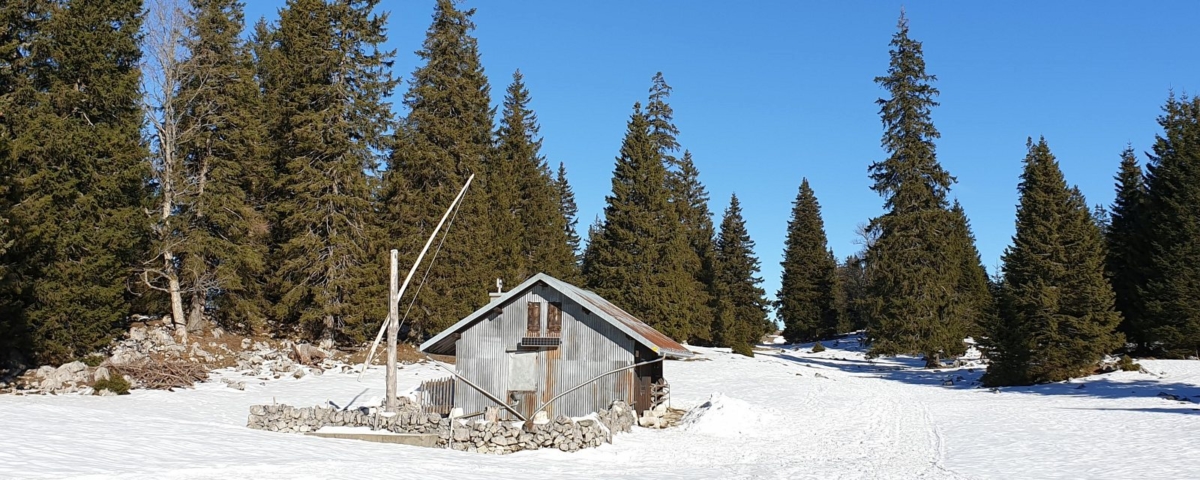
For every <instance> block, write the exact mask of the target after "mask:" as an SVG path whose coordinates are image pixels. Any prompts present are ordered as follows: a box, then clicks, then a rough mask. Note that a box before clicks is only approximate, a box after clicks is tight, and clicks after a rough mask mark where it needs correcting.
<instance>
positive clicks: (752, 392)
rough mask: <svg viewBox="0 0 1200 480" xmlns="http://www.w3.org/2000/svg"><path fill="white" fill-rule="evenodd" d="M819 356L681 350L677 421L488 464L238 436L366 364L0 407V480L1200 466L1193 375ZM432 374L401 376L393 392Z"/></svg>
mask: <svg viewBox="0 0 1200 480" xmlns="http://www.w3.org/2000/svg"><path fill="white" fill-rule="evenodd" d="M824 345H825V346H826V347H827V350H825V351H824V352H820V353H811V352H810V351H811V347H812V345H811V344H809V345H798V346H794V347H793V346H789V345H768V346H767V347H765V348H763V349H762V350H760V351H759V352H758V355H757V356H756V357H755V358H746V357H741V356H736V355H731V354H729V353H728V350H724V349H706V348H698V347H693V348H694V349H695V350H696V351H697V352H698V353H699V355H698V357H699V358H700V359H702V360H698V361H686V362H668V363H667V364H666V365H665V366H664V368H665V369H666V375H667V377H668V379H669V380H670V381H671V388H672V399H671V402H672V404H673V405H672V406H674V407H676V408H685V409H691V411H689V413H688V414H687V415H686V416H685V418H684V420H683V421H682V425H680V426H679V427H676V428H670V429H666V430H647V429H641V428H635V429H634V432H633V433H628V434H619V435H616V437H615V438H614V441H613V444H611V445H604V446H602V447H600V448H597V449H590V450H585V451H581V452H578V453H574V454H570V453H563V452H559V451H557V450H538V451H530V452H519V453H516V454H513V455H507V456H492V455H480V454H470V453H465V452H457V451H448V450H438V449H428V448H422V447H411V446H405V445H393V444H376V443H370V442H359V441H353V440H335V439H324V438H315V437H310V436H303V435H295V434H283V433H273V432H262V431H256V430H251V429H249V428H246V427H245V422H246V416H247V414H248V411H249V407H250V405H254V404H264V403H271V402H272V401H276V402H279V403H287V404H290V405H296V406H309V405H318V404H324V403H325V402H327V401H331V402H333V403H334V404H336V405H337V406H339V407H345V406H362V405H372V404H378V399H379V398H380V397H382V394H383V374H384V372H383V371H382V369H380V368H378V367H376V368H374V369H372V370H371V371H369V372H367V374H366V376H365V378H364V380H363V382H361V383H360V382H357V381H356V376H357V374H355V373H336V371H334V370H330V371H328V372H326V373H325V374H324V375H321V376H316V375H306V376H304V377H303V378H300V379H294V378H292V377H290V376H288V377H284V378H282V379H278V380H275V379H264V378H256V377H248V376H243V375H241V374H239V373H237V372H232V371H224V372H219V373H218V374H217V375H214V377H213V379H212V380H210V381H209V382H206V383H204V384H201V385H198V386H197V387H196V388H195V389H191V390H182V391H177V392H163V391H135V392H134V393H133V394H132V395H126V396H119V397H94V396H82V395H61V396H13V395H0V478H7V477H16V478H113V477H122V478H347V479H350V478H353V479H361V478H376V477H384V476H391V477H401V478H414V477H417V476H436V477H438V478H458V479H464V480H473V479H489V480H490V479H495V478H516V477H520V478H523V479H541V478H546V479H551V478H553V479H559V478H563V477H568V476H573V477H577V478H639V479H642V478H647V477H654V478H665V479H671V478H680V479H683V478H687V479H701V478H780V479H783V478H787V479H797V478H897V479H910V478H1063V477H1071V478H1130V477H1134V476H1136V477H1186V476H1189V475H1191V474H1192V472H1195V471H1196V470H1197V469H1200V443H1198V442H1195V441H1194V439H1195V438H1196V432H1198V431H1200V404H1197V403H1194V402H1195V401H1200V361H1182V360H1181V361H1166V360H1141V361H1140V363H1141V364H1142V366H1143V367H1145V370H1146V371H1147V372H1148V373H1139V372H1115V373H1110V374H1104V375H1097V376H1092V377H1088V378H1083V379H1076V380H1072V381H1070V382H1063V383H1057V384H1051V385H1041V386H1034V387H1022V388H1002V389H995V390H993V389H987V388H981V387H979V386H978V385H977V384H975V382H976V381H977V380H978V378H979V375H980V374H981V373H982V368H983V366H982V365H980V364H979V363H978V360H977V359H971V358H968V359H967V361H966V365H964V366H963V367H961V368H946V369H940V370H924V369H921V368H920V367H921V365H922V363H923V362H921V361H920V360H918V359H914V358H905V357H900V358H894V359H873V360H872V359H867V358H865V356H864V355H863V353H862V352H861V350H860V349H859V347H858V345H857V342H855V341H853V340H851V341H841V342H839V343H838V344H836V345H835V344H833V343H832V342H826V343H824ZM445 375H446V373H445V372H444V371H442V370H440V369H438V368H436V367H433V366H432V365H428V364H425V365H407V366H405V367H404V368H403V369H401V370H399V378H400V382H401V385H400V391H401V392H406V391H411V390H412V389H415V388H416V387H417V386H418V385H419V383H420V381H422V380H426V379H430V378H441V377H444V376H445ZM960 377H961V378H960ZM221 378H230V379H233V380H241V381H246V389H245V390H244V391H239V390H235V389H232V388H228V387H226V386H225V385H224V384H223V383H221ZM1160 394H1163V395H1164V396H1165V395H1174V396H1176V397H1177V398H1184V399H1187V400H1189V401H1183V402H1181V401H1176V400H1170V399H1168V398H1164V396H1160Z"/></svg>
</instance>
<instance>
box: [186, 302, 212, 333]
mask: <svg viewBox="0 0 1200 480" xmlns="http://www.w3.org/2000/svg"><path fill="white" fill-rule="evenodd" d="M207 323H208V322H206V321H205V320H204V296H203V295H200V294H198V293H194V294H192V311H191V312H190V313H189V314H188V320H187V329H188V331H189V332H196V331H200V330H203V329H204V327H205V326H206V325H207Z"/></svg>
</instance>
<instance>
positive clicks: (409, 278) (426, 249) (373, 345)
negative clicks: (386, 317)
mask: <svg viewBox="0 0 1200 480" xmlns="http://www.w3.org/2000/svg"><path fill="white" fill-rule="evenodd" d="M474 179H475V174H473V173H472V174H471V176H469V177H467V183H466V184H464V185H463V187H462V190H459V192H458V196H457V197H454V201H453V202H450V208H447V209H446V213H445V214H444V215H442V220H441V221H440V222H438V224H437V226H436V227H434V228H433V233H432V234H430V235H429V240H426V241H425V247H424V248H422V249H421V253H420V254H418V255H417V261H415V262H413V265H412V268H410V269H409V270H408V276H406V277H404V283H403V284H401V285H400V292H399V293H397V294H396V299H395V301H396V302H399V301H400V297H403V296H404V290H406V289H408V283H409V282H410V281H412V277H413V274H414V273H417V266H419V265H421V259H423V258H425V253H427V252H429V246H430V245H432V244H433V239H435V238H437V234H438V232H439V231H440V230H441V229H442V225H443V224H445V223H446V219H447V218H449V217H450V212H453V211H454V206H455V205H458V202H459V201H461V200H462V198H463V195H464V194H466V193H467V187H469V186H471V180H474ZM396 321H397V322H399V320H398V319H397V320H396ZM387 327H388V322H383V325H380V326H379V333H377V334H376V335H375V341H374V342H373V343H371V349H370V350H368V351H367V359H366V360H363V366H362V370H361V371H359V372H358V380H359V381H362V377H363V374H365V373H367V367H368V366H370V365H371V359H372V358H374V357H375V348H376V347H378V346H379V340H380V339H382V338H383V332H385V331H387Z"/></svg>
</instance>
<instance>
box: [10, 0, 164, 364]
mask: <svg viewBox="0 0 1200 480" xmlns="http://www.w3.org/2000/svg"><path fill="white" fill-rule="evenodd" d="M40 5H41V4H39V6H40ZM45 6H46V10H45V11H44V12H37V13H40V14H41V15H43V16H41V17H40V18H39V19H38V27H37V35H33V36H30V37H29V38H28V39H27V40H28V43H27V45H26V48H27V49H22V54H24V53H27V54H28V55H29V58H28V62H29V63H27V64H25V65H26V66H28V71H27V75H29V77H28V78H29V79H30V81H28V82H19V83H18V84H17V85H16V89H15V90H14V91H13V92H12V93H11V94H10V95H11V96H10V97H8V99H7V100H8V101H7V102H6V103H7V105H6V107H7V108H6V109H5V111H4V117H5V118H4V122H5V124H6V128H7V129H8V131H9V132H11V133H12V134H13V136H12V137H11V141H10V142H8V145H7V149H8V151H7V152H6V153H7V157H8V159H7V161H8V162H9V165H11V166H12V168H11V169H10V171H9V172H7V173H8V174H10V175H12V178H13V180H14V184H15V185H18V188H16V189H14V190H12V191H10V192H9V198H12V199H16V200H17V201H16V202H14V203H12V204H11V205H12V209H11V210H10V211H9V215H10V218H9V220H10V225H11V227H12V232H13V234H14V238H13V241H14V243H13V246H12V248H10V249H9V251H8V253H7V255H6V262H5V263H14V262H19V266H18V272H14V273H16V274H17V275H19V277H20V279H21V280H20V282H19V288H20V291H21V297H22V298H21V301H22V303H23V304H24V308H23V313H22V315H23V316H22V319H21V320H20V322H21V323H22V324H25V325H28V330H29V333H30V337H31V344H32V353H34V356H35V358H36V360H37V361H39V362H41V363H55V362H62V361H66V360H69V359H70V358H72V357H75V356H79V355H83V354H85V353H89V352H92V351H94V350H96V349H97V348H100V347H102V346H104V345H107V344H108V343H109V342H110V341H111V340H112V339H113V338H115V337H116V335H117V334H118V333H119V331H120V330H121V328H122V327H123V325H124V324H125V322H126V317H127V315H128V314H129V311H130V306H129V305H130V304H129V300H130V299H129V297H128V295H129V294H128V289H127V283H126V281H127V280H129V279H130V276H131V275H130V274H131V269H132V267H133V265H134V263H135V261H136V258H137V256H138V255H139V253H140V252H141V251H143V249H144V248H145V241H146V239H147V231H146V230H147V222H146V221H145V218H146V217H145V216H144V215H143V214H142V208H143V207H144V206H147V205H148V204H147V198H148V194H149V192H148V189H147V188H146V184H147V174H148V171H147V170H146V168H145V165H146V163H145V158H146V156H147V150H146V147H145V145H144V144H143V142H142V141H141V126H142V122H141V118H142V110H141V108H140V91H139V80H140V78H141V75H140V70H139V68H138V64H139V60H140V58H141V50H140V49H139V45H138V39H139V33H138V32H139V29H140V27H141V23H142V5H141V2H140V1H138V0H112V1H108V2H91V1H80V0H74V1H64V2H52V3H47V4H45ZM27 13H33V12H27ZM27 18H28V17H27Z"/></svg>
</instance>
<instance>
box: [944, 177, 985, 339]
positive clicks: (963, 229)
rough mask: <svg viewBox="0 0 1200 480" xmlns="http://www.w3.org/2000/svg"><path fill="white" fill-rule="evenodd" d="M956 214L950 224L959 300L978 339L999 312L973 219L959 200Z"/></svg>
mask: <svg viewBox="0 0 1200 480" xmlns="http://www.w3.org/2000/svg"><path fill="white" fill-rule="evenodd" d="M950 213H951V214H952V215H953V216H954V218H953V223H952V224H951V225H950V227H951V228H950V233H949V237H950V238H949V240H950V242H951V248H952V249H953V250H952V252H953V256H954V258H956V259H957V260H958V262H959V264H958V269H959V272H958V285H957V287H956V288H955V292H956V293H957V295H958V303H959V306H960V307H961V308H962V310H961V315H963V316H964V319H965V320H966V329H967V334H969V335H970V336H972V337H974V338H975V339H978V338H979V337H980V336H981V335H983V334H984V329H985V326H986V325H988V324H990V323H991V322H992V321H993V317H994V315H995V313H996V304H995V299H994V298H993V297H992V292H991V287H990V286H989V285H988V275H987V269H986V268H984V266H983V260H982V259H981V258H980V257H979V250H978V249H976V248H975V234H974V233H972V232H971V222H970V220H968V219H967V213H966V211H964V210H963V208H962V205H960V204H959V203H958V200H955V201H954V205H953V206H952V207H950Z"/></svg>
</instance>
